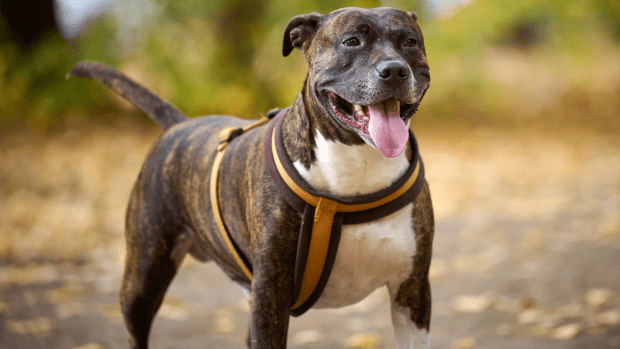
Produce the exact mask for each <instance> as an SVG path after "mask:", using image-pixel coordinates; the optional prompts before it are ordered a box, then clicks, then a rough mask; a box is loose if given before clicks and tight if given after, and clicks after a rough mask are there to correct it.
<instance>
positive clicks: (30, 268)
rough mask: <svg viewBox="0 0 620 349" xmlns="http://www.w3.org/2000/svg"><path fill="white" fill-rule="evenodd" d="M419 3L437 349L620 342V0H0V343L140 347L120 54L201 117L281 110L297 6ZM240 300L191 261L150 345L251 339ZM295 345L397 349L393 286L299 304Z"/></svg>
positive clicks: (296, 87)
mask: <svg viewBox="0 0 620 349" xmlns="http://www.w3.org/2000/svg"><path fill="white" fill-rule="evenodd" d="M345 6H360V7H377V6H393V7H397V8H400V9H404V10H408V11H416V12H417V13H418V15H419V23H420V26H421V27H422V30H423V32H424V35H425V45H426V52H427V55H428V60H429V64H430V67H431V88H430V90H429V91H428V93H427V94H426V96H425V98H424V101H423V102H422V104H421V106H420V110H419V112H418V113H417V114H416V115H415V116H414V119H413V121H412V128H413V130H414V132H415V134H416V137H417V138H418V142H419V144H420V148H421V154H422V158H423V160H424V162H425V166H426V169H427V179H428V181H429V183H430V185H431V194H432V196H433V201H434V208H435V217H436V234H435V245H434V257H433V262H432V266H431V283H432V291H433V298H434V302H433V318H432V321H431V347H432V348H450V349H455V348H456V349H467V348H493V349H495V348H502V349H504V348H515V349H516V348H535V349H536V348H562V349H565V348H569V349H570V348H603V349H606V348H620V272H619V271H618V270H619V268H618V265H620V2H618V1H617V0H602V1H601V0H597V1H595V0H581V1H574V0H573V1H569V0H554V1H543V0H510V1H489V0H470V1H468V0H435V1H432V0H420V1H405V0H401V1H398V0H394V1H370V0H368V1H361V0H360V1H326V0H316V1H300V0H287V1H284V0H252V1H241V0H228V1H223V0H215V1H201V0H177V1H168V0H135V1H120V0H56V1H53V0H22V1H9V0H2V1H0V348H81V349H86V348H88V349H101V348H106V349H107V348H117V347H124V346H125V345H126V332H125V329H124V326H123V324H122V319H121V317H120V310H119V306H118V289H119V283H120V277H121V273H122V264H123V259H124V236H123V230H124V227H123V226H124V214H125V213H124V212H125V206H126V203H127V200H128V197H129V192H130V189H131V186H132V184H133V182H134V180H135V178H136V176H137V173H138V171H139V168H140V166H141V162H142V160H143V159H144V157H145V155H146V153H147V151H148V149H149V147H150V145H151V144H152V143H153V141H154V140H155V139H156V138H157V136H158V135H159V134H160V132H161V131H160V130H159V129H157V128H156V126H155V125H154V123H153V122H151V121H150V120H149V119H148V118H146V117H145V116H144V115H143V114H142V113H141V112H139V111H138V110H136V109H135V108H134V107H132V106H131V105H130V104H128V103H127V102H125V101H124V100H122V99H121V98H119V97H117V96H115V95H113V94H112V93H111V92H109V91H108V90H107V89H105V88H103V87H102V86H101V84H99V83H96V82H93V81H88V80H85V79H79V78H70V79H67V78H66V74H67V72H69V70H70V69H71V67H72V66H73V65H74V64H75V63H77V62H78V61H81V60H95V61H99V62H102V63H106V64H108V65H111V66H113V67H115V68H117V69H119V70H121V71H123V72H125V73H126V74H127V75H129V76H130V77H132V78H133V79H135V80H137V81H139V82H140V83H142V84H143V85H145V86H147V87H148V88H149V89H151V90H152V91H155V92H156V93H157V94H159V95H160V96H162V97H164V98H165V99H167V100H169V101H170V102H172V103H173V104H175V105H176V106H178V107H179V108H180V109H181V110H182V111H183V112H185V113H186V114H187V115H190V116H196V115H205V114H214V113H225V114H230V115H237V116H242V117H245V118H256V117H258V116H259V115H261V114H262V113H264V112H265V111H267V110H269V109H271V108H273V107H285V106H287V105H289V104H290V103H291V102H292V101H293V99H294V98H295V96H296V95H297V94H298V92H299V91H300V88H301V85H302V83H303V80H304V77H305V74H306V62H305V61H304V59H303V57H302V56H301V54H299V53H298V52H294V53H293V54H291V55H290V56H289V57H286V58H284V57H282V54H281V45H282V34H283V30H284V27H285V26H286V23H287V22H288V20H289V19H290V18H291V17H293V16H295V15H298V14H303V13H309V12H314V11H316V12H320V13H328V12H331V11H332V10H335V9H337V8H340V7H345ZM247 321H248V306H247V304H246V303H245V301H244V300H243V295H242V293H241V292H240V290H239V288H238V287H236V286H235V285H233V284H232V283H230V282H229V281H227V279H226V278H225V277H224V276H223V274H222V273H220V272H219V271H218V270H217V268H216V267H215V266H214V265H209V264H208V265H202V264H199V263H197V262H195V261H193V260H191V258H188V259H187V260H186V262H185V264H184V268H183V270H182V271H181V272H180V273H179V275H178V277H177V279H176V280H175V281H174V282H173V285H172V286H171V289H170V291H169V295H168V296H167V298H166V301H165V303H164V306H163V308H162V309H161V311H160V314H159V316H158V318H157V320H156V322H155V325H154V329H153V334H152V336H151V337H152V344H153V347H154V348H172V347H174V348H179V347H181V348H238V347H243V345H244V341H245V335H246V331H247ZM289 344H290V345H289V347H291V348H343V347H348V348H393V347H394V338H393V334H392V329H391V320H390V317H389V305H388V302H387V298H386V295H385V292H384V291H378V292H376V293H373V294H372V295H371V296H370V297H369V298H368V299H367V300H365V301H363V302H362V303H360V304H358V305H355V306H352V307H348V308H344V309H341V310H335V311H327V310H321V311H311V312H309V313H308V314H307V315H304V316H303V317H301V318H296V319H293V320H292V322H291V326H290V330H289Z"/></svg>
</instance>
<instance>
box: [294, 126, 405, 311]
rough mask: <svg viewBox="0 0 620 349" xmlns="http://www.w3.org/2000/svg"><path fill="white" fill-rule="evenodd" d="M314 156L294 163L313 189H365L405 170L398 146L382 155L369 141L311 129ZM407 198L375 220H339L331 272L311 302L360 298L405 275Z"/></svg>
mask: <svg viewBox="0 0 620 349" xmlns="http://www.w3.org/2000/svg"><path fill="white" fill-rule="evenodd" d="M315 141H316V143H315V144H316V149H315V150H316V157H317V161H316V162H314V163H313V164H312V165H311V167H310V169H309V170H306V169H305V168H304V167H303V165H301V163H299V162H296V163H295V164H294V165H295V167H296V169H297V171H299V173H300V175H301V176H302V177H303V178H304V179H305V180H306V181H307V182H308V183H309V184H310V185H311V186H312V187H313V188H315V189H317V190H321V191H326V192H329V193H331V194H334V195H337V196H342V197H346V196H356V195H364V194H370V193H373V192H376V191H379V190H381V189H383V188H386V187H388V186H389V185H391V184H392V183H393V182H394V181H396V180H397V179H398V178H400V177H401V176H402V175H403V173H404V172H405V171H406V170H407V168H408V166H409V162H408V161H407V158H406V156H405V154H404V152H403V154H401V155H399V156H398V157H396V158H391V159H390V158H386V157H384V156H383V155H381V153H380V152H379V150H377V149H375V148H373V147H371V146H370V145H367V144H363V145H358V146H350V145H345V144H342V143H339V142H333V141H328V140H326V139H325V138H324V137H323V135H321V133H320V132H318V131H317V138H316V139H315ZM412 208H413V204H409V205H407V206H405V207H404V208H402V209H400V210H399V211H397V212H394V213H392V214H390V215H388V216H386V217H383V218H381V219H379V220H376V221H373V222H370V223H364V224H355V225H344V226H343V229H342V236H341V238H340V244H339V247H338V253H337V254H336V260H335V262H334V267H333V269H332V274H331V276H330V278H329V281H328V282H327V285H326V286H325V290H324V291H323V294H322V295H321V297H320V298H319V300H318V302H317V303H316V304H315V307H316V308H332V307H342V306H346V305H350V304H354V303H357V302H359V301H360V300H362V299H364V298H365V297H366V296H367V295H369V294H370V293H371V292H372V291H374V290H375V289H376V288H378V287H381V286H385V285H386V284H388V283H398V284H399V285H400V282H402V281H403V280H405V279H406V278H407V277H408V276H409V274H410V273H411V269H412V268H413V259H412V257H413V255H414V253H415V248H416V244H415V237H414V232H413V225H412V215H411V213H412Z"/></svg>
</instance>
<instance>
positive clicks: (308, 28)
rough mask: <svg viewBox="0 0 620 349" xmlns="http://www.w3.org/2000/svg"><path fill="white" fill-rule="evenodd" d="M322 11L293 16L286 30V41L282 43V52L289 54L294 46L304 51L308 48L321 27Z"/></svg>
mask: <svg viewBox="0 0 620 349" xmlns="http://www.w3.org/2000/svg"><path fill="white" fill-rule="evenodd" d="M321 16H322V15H321V14H320V13H316V12H313V13H310V14H307V15H299V16H295V17H293V18H292V19H291V20H290V21H289V22H288V24H287V25H286V29H285V30H284V42H283V44H282V54H283V55H284V57H286V56H288V55H289V54H290V53H291V51H293V48H297V49H298V50H299V51H301V52H302V53H305V51H306V50H307V49H308V46H309V45H310V40H311V39H312V38H313V37H314V34H316V32H317V30H318V29H319V23H320V21H321Z"/></svg>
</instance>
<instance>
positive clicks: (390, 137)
mask: <svg viewBox="0 0 620 349" xmlns="http://www.w3.org/2000/svg"><path fill="white" fill-rule="evenodd" d="M368 114H369V117H370V121H369V122H368V131H369V133H370V137H371V138H372V141H373V142H374V143H375V145H376V146H377V148H379V151H380V152H381V154H383V156H386V157H388V158H394V157H397V156H398V155H400V154H401V153H402V152H403V150H404V149H405V146H406V145H407V141H408V140H409V129H408V128H407V125H405V122H404V121H403V119H401V118H400V103H399V102H398V100H396V99H395V98H391V99H389V100H387V101H384V102H382V103H377V104H372V105H370V104H369V105H368Z"/></svg>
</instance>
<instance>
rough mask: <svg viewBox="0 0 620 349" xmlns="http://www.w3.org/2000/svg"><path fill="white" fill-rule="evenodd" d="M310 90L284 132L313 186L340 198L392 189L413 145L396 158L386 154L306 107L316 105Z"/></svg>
mask: <svg viewBox="0 0 620 349" xmlns="http://www.w3.org/2000/svg"><path fill="white" fill-rule="evenodd" d="M305 85H306V86H307V85H308V84H305ZM308 92H309V91H308V90H307V89H306V88H304V90H303V91H302V93H300V94H299V95H298V96H297V98H296V99H295V102H294V103H293V105H292V106H291V107H290V108H289V110H288V112H287V115H285V118H284V120H283V123H282V130H283V132H285V133H286V137H284V148H285V149H286V152H287V154H288V155H289V157H290V159H291V161H292V162H293V164H294V165H295V168H296V169H297V171H298V172H299V174H300V175H301V176H302V177H303V178H304V179H305V180H306V181H307V182H308V183H309V184H310V185H311V186H312V187H313V188H314V189H316V190H320V191H325V192H328V193H331V194H334V195H337V196H342V197H351V196H357V195H364V194H370V193H373V192H376V191H379V190H381V189H383V188H385V187H388V186H389V185H391V184H392V183H393V182H394V181H396V180H397V179H398V178H400V177H401V176H402V175H403V174H404V172H405V171H406V170H407V168H408V166H409V163H410V161H411V158H412V154H411V152H410V151H409V147H407V148H406V149H407V151H406V152H403V153H402V154H401V155H399V156H397V157H395V158H387V157H384V156H383V155H382V154H381V152H380V151H379V150H377V149H375V148H373V147H372V146H370V145H368V144H366V143H365V142H364V141H363V140H362V139H361V138H359V137H358V136H356V135H354V134H353V133H352V132H351V131H347V130H343V129H342V128H341V127H338V126H335V121H334V120H333V119H331V116H329V115H317V114H318V113H319V112H320V111H321V110H322V109H321V108H314V109H310V108H306V105H318V101H310V100H309V99H308V98H312V97H309V96H311V95H312V94H311V93H308ZM308 102H311V103H312V104H309V103H308ZM319 118H322V119H319ZM328 118H329V119H328Z"/></svg>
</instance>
